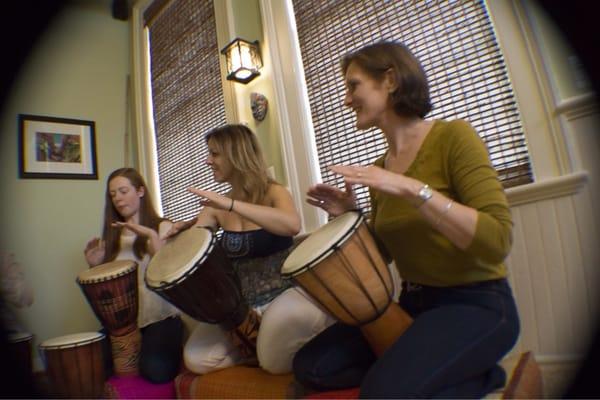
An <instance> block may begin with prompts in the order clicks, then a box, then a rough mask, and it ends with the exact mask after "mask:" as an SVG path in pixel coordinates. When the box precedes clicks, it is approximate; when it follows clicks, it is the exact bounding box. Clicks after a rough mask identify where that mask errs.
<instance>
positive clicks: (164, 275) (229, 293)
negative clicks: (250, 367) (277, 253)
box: [145, 226, 260, 361]
mask: <svg viewBox="0 0 600 400" xmlns="http://www.w3.org/2000/svg"><path fill="white" fill-rule="evenodd" d="M145 281H146V286H148V287H149V288H150V289H151V290H153V291H154V292H156V293H158V294H159V295H160V296H162V297H163V298H165V299H166V300H167V301H169V302H170V303H172V304H174V305H175V306H177V307H178V308H179V309H181V310H182V311H184V312H185V313H187V314H188V315H190V316H191V317H192V318H194V319H196V320H198V321H202V322H207V323H211V324H219V325H220V326H221V327H222V328H223V329H224V330H225V331H227V332H228V333H229V335H230V337H231V339H232V340H233V342H234V344H235V345H236V347H237V348H238V349H239V350H240V352H241V354H242V356H243V357H244V358H245V359H246V360H247V361H254V360H255V358H256V338H257V336H258V328H259V325H260V316H259V315H258V314H257V313H256V312H255V311H254V310H253V309H251V308H250V307H249V305H248V303H247V302H246V300H245V299H244V297H243V296H242V291H241V286H240V281H239V279H238V277H237V275H236V274H235V272H234V270H233V266H232V265H231V261H230V260H229V259H228V258H227V256H226V255H225V253H224V252H223V249H222V248H221V247H220V246H219V245H218V243H217V237H216V235H215V234H214V232H212V231H211V230H210V229H208V228H205V227H200V226H195V227H192V228H190V229H188V230H186V231H184V232H182V233H180V234H178V235H177V236H176V237H175V238H174V239H172V240H171V241H170V242H169V243H167V244H166V245H164V246H163V247H161V249H160V250H159V251H158V252H157V253H156V254H155V255H154V257H152V260H151V261H150V263H149V264H148V268H147V269H146V275H145Z"/></svg>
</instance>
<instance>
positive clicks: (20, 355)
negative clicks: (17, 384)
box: [7, 332, 33, 382]
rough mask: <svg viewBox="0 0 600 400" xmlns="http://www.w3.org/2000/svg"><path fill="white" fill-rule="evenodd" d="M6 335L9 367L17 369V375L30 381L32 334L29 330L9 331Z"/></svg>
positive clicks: (31, 374) (31, 376)
mask: <svg viewBox="0 0 600 400" xmlns="http://www.w3.org/2000/svg"><path fill="white" fill-rule="evenodd" d="M7 336H8V337H7V339H8V353H9V354H8V356H9V360H10V361H9V362H10V363H11V368H14V369H15V370H16V371H18V376H21V377H23V379H26V380H27V381H28V382H31V381H32V379H33V363H32V359H31V342H32V341H33V334H31V333H29V332H14V333H9V334H8V335H7ZM7 365H8V364H7Z"/></svg>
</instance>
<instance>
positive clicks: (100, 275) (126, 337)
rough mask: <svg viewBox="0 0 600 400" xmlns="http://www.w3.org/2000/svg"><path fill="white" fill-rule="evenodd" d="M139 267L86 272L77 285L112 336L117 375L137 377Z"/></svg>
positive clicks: (112, 265) (118, 265) (123, 263)
mask: <svg viewBox="0 0 600 400" xmlns="http://www.w3.org/2000/svg"><path fill="white" fill-rule="evenodd" d="M137 268H138V265H137V263H136V262H135V261H133V260H118V261H112V262H108V263H106V264H101V265H98V266H96V267H93V268H90V269H88V270H85V271H83V272H81V273H80V274H79V276H78V277H77V283H78V284H79V286H80V287H81V290H82V291H83V294H84V295H85V297H86V299H87V300H88V302H89V303H90V306H91V307H92V310H93V311H94V314H95V315H96V317H98V319H99V320H100V322H101V323H102V325H103V326H104V327H105V328H106V330H107V331H108V333H109V338H110V345H111V349H112V358H113V366H114V371H115V374H116V375H118V376H128V375H137V374H138V362H139V357H140V350H141V342H142V339H141V334H140V329H139V328H138V326H137V316H138V276H137Z"/></svg>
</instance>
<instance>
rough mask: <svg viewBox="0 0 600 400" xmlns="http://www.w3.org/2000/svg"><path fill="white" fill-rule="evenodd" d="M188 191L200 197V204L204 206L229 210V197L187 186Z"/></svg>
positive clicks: (230, 200)
mask: <svg viewBox="0 0 600 400" xmlns="http://www.w3.org/2000/svg"><path fill="white" fill-rule="evenodd" d="M188 191H189V192H191V193H194V194H195V195H196V196H198V197H200V204H202V205H203V206H206V207H212V208H216V209H219V210H229V209H230V208H231V204H232V202H233V200H232V199H231V198H230V197H226V196H223V195H221V194H219V193H217V192H212V191H210V190H200V189H196V188H188Z"/></svg>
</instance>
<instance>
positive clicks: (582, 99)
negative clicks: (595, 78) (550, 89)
mask: <svg viewBox="0 0 600 400" xmlns="http://www.w3.org/2000/svg"><path fill="white" fill-rule="evenodd" d="M597 113H598V99H597V97H596V95H595V94H594V93H588V94H585V95H581V96H576V97H571V98H568V99H565V100H563V101H561V102H560V103H559V104H558V105H557V106H556V108H555V109H554V114H555V115H557V116H559V115H564V116H565V117H566V118H567V120H569V121H573V120H576V119H580V118H585V117H589V116H591V115H593V114H597Z"/></svg>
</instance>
